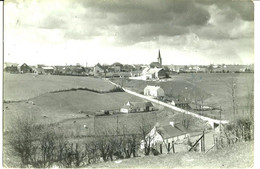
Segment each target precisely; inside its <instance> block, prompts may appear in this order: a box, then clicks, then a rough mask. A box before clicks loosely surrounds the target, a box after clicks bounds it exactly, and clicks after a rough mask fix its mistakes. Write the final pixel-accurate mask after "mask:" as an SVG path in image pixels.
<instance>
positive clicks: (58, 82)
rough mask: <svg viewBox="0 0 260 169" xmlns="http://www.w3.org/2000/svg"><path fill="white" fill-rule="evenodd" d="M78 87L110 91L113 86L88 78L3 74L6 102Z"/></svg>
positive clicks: (100, 80)
mask: <svg viewBox="0 0 260 169" xmlns="http://www.w3.org/2000/svg"><path fill="white" fill-rule="evenodd" d="M79 87H88V88H90V89H96V90H110V89H112V88H113V87H114V86H113V85H112V84H111V83H109V82H107V81H104V80H102V79H97V78H90V77H78V76H54V75H38V76H37V75H34V74H10V73H5V74H4V100H6V101H9V100H11V101H14V100H26V99H30V98H33V97H36V96H39V95H41V94H44V93H47V92H50V91H54V90H62V89H70V88H79Z"/></svg>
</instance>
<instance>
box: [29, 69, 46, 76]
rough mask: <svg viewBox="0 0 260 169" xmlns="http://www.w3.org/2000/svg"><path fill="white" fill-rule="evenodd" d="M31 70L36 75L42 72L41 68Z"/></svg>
mask: <svg viewBox="0 0 260 169" xmlns="http://www.w3.org/2000/svg"><path fill="white" fill-rule="evenodd" d="M32 72H33V73H34V74H37V75H42V74H44V70H43V68H33V70H32Z"/></svg>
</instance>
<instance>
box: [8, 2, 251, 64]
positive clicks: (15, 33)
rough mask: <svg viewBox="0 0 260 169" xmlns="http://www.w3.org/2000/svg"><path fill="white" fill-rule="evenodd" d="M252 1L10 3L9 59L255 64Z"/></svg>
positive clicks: (66, 61)
mask: <svg viewBox="0 0 260 169" xmlns="http://www.w3.org/2000/svg"><path fill="white" fill-rule="evenodd" d="M253 13H254V8H253V3H252V2H251V1H247V0H239V1H234V0H233V1H231V0H230V1H228V0H225V1H224V0H129V1H125V0H6V1H5V6H4V15H5V20H4V21H5V22H4V29H5V32H4V36H5V46H4V50H5V51H4V61H6V62H16V63H23V62H25V63H28V64H40V63H42V64H49V65H63V64H76V63H81V64H83V65H86V63H87V64H88V65H89V66H92V65H95V64H96V63H98V62H99V63H102V64H104V63H105V64H111V63H114V62H121V63H124V64H138V63H142V64H149V63H150V62H152V61H156V58H157V56H158V49H160V50H161V55H162V58H163V64H165V65H166V64H176V65H178V64H210V63H214V64H216V63H226V64H234V63H236V64H250V63H253V62H254V61H253V60H254V52H253V51H254V48H253V45H254V44H253V41H254V28H253V25H254V16H253Z"/></svg>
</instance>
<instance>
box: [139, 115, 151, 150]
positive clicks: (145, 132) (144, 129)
mask: <svg viewBox="0 0 260 169" xmlns="http://www.w3.org/2000/svg"><path fill="white" fill-rule="evenodd" d="M152 128H153V123H152V122H151V121H150V122H149V121H148V120H147V119H145V118H144V117H143V116H142V121H141V124H140V126H139V131H140V134H141V139H142V140H143V143H144V154H145V155H149V154H150V150H151V142H152V141H153V139H154V138H153V136H152V135H149V133H150V131H151V130H152Z"/></svg>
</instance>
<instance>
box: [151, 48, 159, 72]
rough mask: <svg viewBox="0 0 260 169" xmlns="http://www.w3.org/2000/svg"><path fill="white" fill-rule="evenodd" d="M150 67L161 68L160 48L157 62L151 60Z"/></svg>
mask: <svg viewBox="0 0 260 169" xmlns="http://www.w3.org/2000/svg"><path fill="white" fill-rule="evenodd" d="M150 68H162V57H161V53H160V49H159V54H158V58H157V62H152V63H151V64H150Z"/></svg>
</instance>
